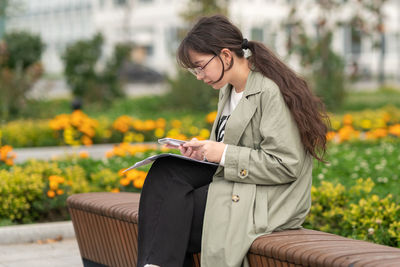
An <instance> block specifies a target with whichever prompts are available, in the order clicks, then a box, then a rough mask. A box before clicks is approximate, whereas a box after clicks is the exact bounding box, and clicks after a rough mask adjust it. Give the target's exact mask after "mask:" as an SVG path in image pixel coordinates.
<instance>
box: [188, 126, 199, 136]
mask: <svg viewBox="0 0 400 267" xmlns="http://www.w3.org/2000/svg"><path fill="white" fill-rule="evenodd" d="M198 132H199V128H197V127H196V126H192V127H190V128H189V133H190V134H191V135H196V134H197V133H198Z"/></svg>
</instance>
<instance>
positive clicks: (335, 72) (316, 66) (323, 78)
mask: <svg viewBox="0 0 400 267" xmlns="http://www.w3.org/2000/svg"><path fill="white" fill-rule="evenodd" d="M292 40H293V39H292ZM294 40H296V41H295V42H294V45H293V47H292V49H291V51H290V53H295V54H297V55H299V56H300V58H301V64H302V65H303V66H304V67H309V68H310V69H311V78H312V82H311V85H312V88H313V89H314V91H315V93H316V94H317V95H318V96H319V97H321V98H322V100H323V101H324V103H325V105H326V106H327V108H328V109H329V110H331V111H335V110H337V109H338V108H340V106H341V104H342V102H343V100H344V96H345V80H346V77H345V75H344V61H343V59H342V58H341V57H340V56H339V55H338V54H336V53H335V52H334V51H333V50H332V47H331V44H332V32H331V31H327V32H326V33H325V34H323V35H322V36H320V37H318V38H314V37H310V36H308V35H307V34H306V32H302V33H301V34H299V35H298V36H297V39H294Z"/></svg>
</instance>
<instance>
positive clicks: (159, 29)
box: [6, 0, 400, 80]
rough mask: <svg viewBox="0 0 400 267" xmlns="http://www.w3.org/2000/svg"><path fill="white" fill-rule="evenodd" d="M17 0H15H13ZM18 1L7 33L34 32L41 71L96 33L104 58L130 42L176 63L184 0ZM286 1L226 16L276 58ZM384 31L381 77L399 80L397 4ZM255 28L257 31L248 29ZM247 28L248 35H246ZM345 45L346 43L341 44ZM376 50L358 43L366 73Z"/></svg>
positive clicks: (312, 14)
mask: <svg viewBox="0 0 400 267" xmlns="http://www.w3.org/2000/svg"><path fill="white" fill-rule="evenodd" d="M15 1H17V0H15ZM18 1H20V2H21V1H22V2H23V3H24V5H23V7H21V13H20V15H19V16H15V17H13V18H11V19H10V20H8V21H7V24H6V27H7V29H6V30H7V31H12V30H15V29H25V30H29V31H32V32H34V33H39V34H40V35H41V36H42V38H43V40H44V42H45V43H46V45H47V47H46V51H45V53H44V55H43V62H44V65H45V69H46V71H47V72H50V73H60V72H62V63H61V60H60V54H61V53H62V51H63V50H64V49H65V47H66V45H68V44H69V43H71V42H74V41H76V40H79V39H86V38H90V37H92V36H93V35H94V34H95V33H96V32H101V33H103V35H104V36H105V47H104V52H105V56H109V55H110V54H111V53H112V50H113V47H114V45H115V44H116V43H118V42H121V41H127V40H128V41H132V42H134V43H136V44H137V45H140V46H144V47H147V48H148V49H149V52H151V53H150V54H149V55H148V57H147V58H146V60H145V63H146V64H147V65H148V66H150V67H152V68H154V69H156V70H158V71H160V72H165V73H174V70H175V64H176V60H175V57H174V51H175V50H176V48H177V45H178V40H177V36H176V30H177V29H179V28H184V27H185V26H184V23H183V22H182V19H181V18H180V17H179V13H181V12H182V10H184V9H185V7H186V1H187V0H147V1H146V0H125V1H131V2H130V8H128V9H127V8H124V7H125V5H118V2H120V3H121V2H124V0H18ZM288 2H290V1H288V0H231V1H230V8H229V14H230V17H231V18H232V21H233V22H234V23H235V24H237V25H238V26H239V27H240V28H241V29H242V31H243V35H244V36H245V37H247V38H248V39H249V40H251V39H252V37H254V36H252V35H253V34H252V32H253V33H258V35H259V34H260V32H262V34H261V35H262V39H263V40H262V41H263V42H264V43H265V44H267V45H268V46H270V47H271V48H272V49H273V50H275V51H276V52H277V54H278V55H279V56H281V57H282V58H283V57H285V55H286V49H285V30H284V29H283V28H282V25H281V23H280V22H281V20H282V19H283V18H285V16H287V14H288V11H289V5H288ZM310 3H311V1H310V0H302V1H298V0H297V4H298V7H299V8H300V9H301V10H302V13H301V14H302V15H303V17H304V19H305V20H307V21H308V22H309V23H308V29H309V30H310V31H313V30H314V27H313V23H312V21H313V20H314V19H315V18H316V16H317V15H318V11H317V10H316V9H315V6H313V5H310ZM352 11H353V10H352V9H351V8H347V9H343V10H342V11H341V12H340V14H338V17H346V16H349V14H350V13H351V12H352ZM384 12H385V13H386V21H385V23H386V25H387V27H386V30H387V36H388V37H387V43H388V44H387V48H388V49H387V56H386V61H385V69H386V72H387V74H389V75H392V76H397V77H398V79H399V80H400V36H399V32H400V1H399V0H390V1H389V3H388V5H387V6H386V8H385V11H384ZM254 28H259V30H254ZM252 29H253V31H252ZM345 35H346V31H345V30H344V29H339V30H338V31H337V32H336V33H335V37H334V43H333V47H334V49H335V50H336V51H337V52H338V53H340V54H342V55H343V56H344V58H345V59H346V60H347V61H348V62H349V63H350V62H351V60H352V59H353V58H354V55H351V54H346V53H345V51H346V50H348V49H346V46H348V39H346V36H345ZM346 42H347V43H346ZM378 60H379V53H378V50H376V49H375V50H374V49H373V48H372V44H371V42H370V41H369V40H368V38H363V40H362V53H361V55H360V57H359V61H360V63H361V64H362V65H363V66H364V67H366V68H369V69H370V70H371V71H372V72H375V73H376V71H377V67H378ZM289 64H290V65H291V66H292V67H293V68H294V69H295V70H297V71H300V70H301V68H300V67H299V64H298V59H296V58H291V60H290V62H289Z"/></svg>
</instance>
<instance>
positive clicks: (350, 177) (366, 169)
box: [313, 139, 400, 203]
mask: <svg viewBox="0 0 400 267" xmlns="http://www.w3.org/2000/svg"><path fill="white" fill-rule="evenodd" d="M399 150H400V142H399V141H398V140H397V139H388V140H386V141H376V142H366V141H359V142H353V143H345V144H332V143H331V144H330V145H329V148H328V151H327V158H326V159H327V161H328V162H329V164H322V163H315V164H314V171H313V183H314V185H316V186H318V185H319V184H320V183H321V181H329V182H334V183H341V184H343V185H344V186H345V187H346V188H349V187H351V186H352V185H354V184H355V181H356V180H357V179H359V178H363V179H367V178H371V179H372V181H374V183H375V187H374V189H373V192H372V194H377V195H379V196H381V197H385V196H387V195H388V194H392V195H393V198H394V199H395V200H396V202H397V203H400V187H399V186H398V183H399V179H400V175H399V173H400V164H399V163H400V156H399V153H398V151H399Z"/></svg>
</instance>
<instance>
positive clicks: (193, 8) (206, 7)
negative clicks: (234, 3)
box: [180, 0, 228, 23]
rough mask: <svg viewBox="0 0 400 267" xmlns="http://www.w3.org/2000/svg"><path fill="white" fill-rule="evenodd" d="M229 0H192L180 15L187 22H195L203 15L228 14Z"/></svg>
mask: <svg viewBox="0 0 400 267" xmlns="http://www.w3.org/2000/svg"><path fill="white" fill-rule="evenodd" d="M227 7H228V0H219V1H218V0H201V1H198V0H191V1H189V3H188V5H187V8H186V9H185V11H184V12H182V13H181V14H180V16H181V17H182V18H183V19H184V20H185V21H187V22H189V23H193V22H195V21H196V20H197V19H198V18H199V17H201V16H210V15H214V14H223V15H227V14H228V8H227Z"/></svg>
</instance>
